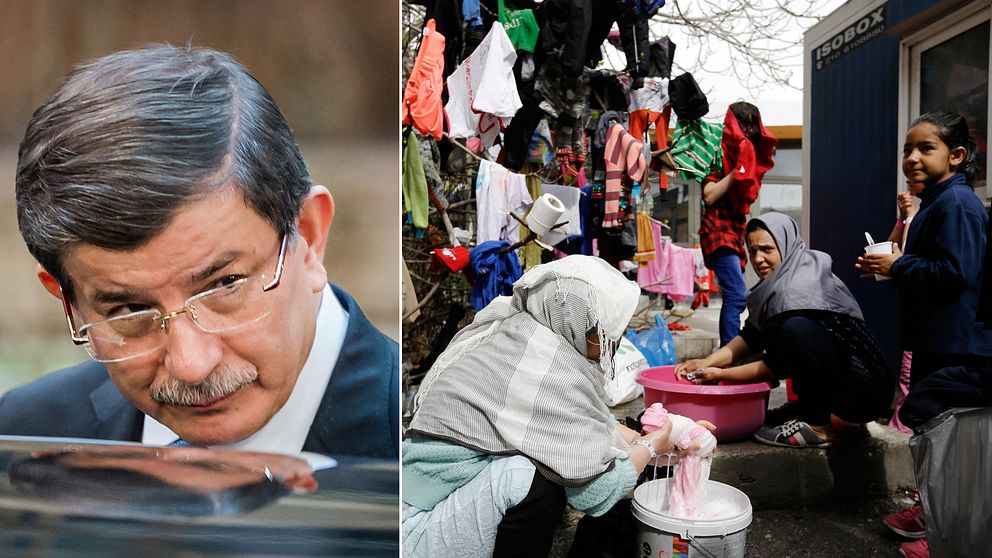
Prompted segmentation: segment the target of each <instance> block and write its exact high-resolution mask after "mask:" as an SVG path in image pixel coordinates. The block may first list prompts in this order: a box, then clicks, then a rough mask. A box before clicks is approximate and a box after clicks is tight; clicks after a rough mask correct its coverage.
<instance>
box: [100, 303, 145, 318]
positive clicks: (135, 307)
mask: <svg viewBox="0 0 992 558" xmlns="http://www.w3.org/2000/svg"><path fill="white" fill-rule="evenodd" d="M149 308H151V306H148V305H147V304H121V305H119V306H114V307H113V308H111V309H110V311H109V312H107V317H108V318H114V317H117V316H126V315H128V314H134V313H135V312H141V311H143V310H148V309H149Z"/></svg>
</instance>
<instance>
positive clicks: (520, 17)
mask: <svg viewBox="0 0 992 558" xmlns="http://www.w3.org/2000/svg"><path fill="white" fill-rule="evenodd" d="M510 4H513V3H512V2H511V3H510ZM497 7H498V10H499V22H500V23H502V24H503V26H504V28H505V29H506V34H507V36H509V37H510V42H511V43H513V46H514V48H516V49H517V50H521V51H524V52H534V46H535V45H537V37H538V34H539V33H540V32H541V27H540V26H539V25H538V24H537V18H535V17H534V10H530V9H527V8H524V9H519V10H518V9H514V8H515V7H516V6H515V5H511V6H510V7H507V2H504V0H499V1H498V3H497Z"/></svg>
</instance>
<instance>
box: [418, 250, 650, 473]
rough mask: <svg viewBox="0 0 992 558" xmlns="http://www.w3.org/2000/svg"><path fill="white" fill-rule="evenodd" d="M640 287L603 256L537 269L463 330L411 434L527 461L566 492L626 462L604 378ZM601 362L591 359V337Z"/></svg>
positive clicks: (428, 388) (430, 377)
mask: <svg viewBox="0 0 992 558" xmlns="http://www.w3.org/2000/svg"><path fill="white" fill-rule="evenodd" d="M639 296H640V288H639V287H638V286H637V285H636V284H635V283H633V282H631V281H629V280H627V279H626V278H625V277H624V276H623V275H622V274H621V273H620V272H619V271H617V270H616V269H614V268H612V267H610V266H609V264H607V263H606V262H604V261H603V260H600V259H599V258H593V257H590V256H569V257H566V258H563V259H561V260H558V261H555V262H552V263H549V264H543V265H539V266H536V267H534V268H533V269H531V270H530V271H528V272H527V273H525V274H524V276H523V277H521V278H520V279H519V280H518V281H517V282H516V283H515V284H514V286H513V296H512V297H506V296H503V297H499V298H497V299H495V300H494V301H493V302H491V303H490V304H489V306H487V307H486V308H484V309H483V310H482V311H481V312H479V313H478V314H477V315H476V317H475V320H474V321H473V322H472V323H471V324H470V325H469V326H468V327H466V328H465V329H463V330H462V331H460V332H459V333H458V334H457V335H456V336H455V337H454V339H453V340H452V342H451V344H450V345H449V346H448V348H447V349H446V350H445V351H444V352H443V353H442V354H441V356H440V357H439V358H438V360H437V361H436V362H435V363H434V366H433V367H432V368H431V370H430V372H429V373H428V374H427V376H426V377H425V378H424V381H423V383H422V386H421V388H420V392H419V393H418V395H417V399H416V403H415V412H414V417H413V421H412V422H411V424H410V428H409V429H408V430H407V434H408V435H412V436H420V437H427V438H436V439H442V440H448V441H451V442H455V443H457V444H460V445H463V446H466V447H470V448H474V449H478V450H480V451H483V452H486V453H490V454H494V455H513V454H524V455H527V456H528V457H530V458H531V459H532V460H533V461H534V462H535V464H536V465H537V467H538V468H539V469H541V471H542V472H543V473H544V474H545V476H547V477H548V478H550V479H551V480H554V481H556V482H559V483H561V484H563V485H565V486H577V485H581V484H584V483H586V482H588V481H590V480H592V479H593V478H594V477H595V476H597V475H599V474H600V473H602V472H604V471H606V470H608V469H609V468H610V467H612V465H613V461H614V460H615V459H616V458H618V457H619V458H625V457H626V456H627V453H628V451H629V446H627V444H626V443H625V442H624V441H623V439H622V438H621V437H620V435H619V434H618V433H617V431H616V425H615V421H614V420H613V418H612V415H611V414H610V411H609V408H608V407H607V406H606V403H605V394H604V391H603V382H604V371H605V372H607V373H611V372H612V356H613V350H612V346H614V345H615V344H616V343H617V342H618V341H619V339H620V337H621V336H622V335H623V332H624V329H625V328H626V326H627V323H628V321H629V320H630V318H631V316H632V315H633V313H634V310H635V308H636V306H637V301H638V297H639ZM590 330H596V331H597V332H598V334H599V335H598V336H599V338H600V344H601V351H600V354H601V357H600V361H599V362H598V363H597V362H593V361H591V360H589V359H588V358H587V357H586V332H588V331H590Z"/></svg>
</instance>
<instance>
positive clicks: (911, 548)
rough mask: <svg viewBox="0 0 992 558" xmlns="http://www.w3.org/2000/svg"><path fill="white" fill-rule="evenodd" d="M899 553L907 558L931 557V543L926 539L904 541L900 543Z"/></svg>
mask: <svg viewBox="0 0 992 558" xmlns="http://www.w3.org/2000/svg"><path fill="white" fill-rule="evenodd" d="M899 554H900V555H902V556H905V557H906V558H930V545H929V544H928V543H927V540H926V539H920V540H918V541H913V542H908V543H902V544H901V545H899Z"/></svg>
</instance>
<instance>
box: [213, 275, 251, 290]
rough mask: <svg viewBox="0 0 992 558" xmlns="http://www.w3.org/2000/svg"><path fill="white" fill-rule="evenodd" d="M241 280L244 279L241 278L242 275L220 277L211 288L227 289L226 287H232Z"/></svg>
mask: <svg viewBox="0 0 992 558" xmlns="http://www.w3.org/2000/svg"><path fill="white" fill-rule="evenodd" d="M243 278H244V276H242V275H226V276H224V277H221V278H220V279H218V280H217V281H216V282H214V285H213V287H212V288H214V289H219V288H221V287H228V286H231V285H233V284H234V283H237V282H238V281H240V280H241V279H243Z"/></svg>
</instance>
